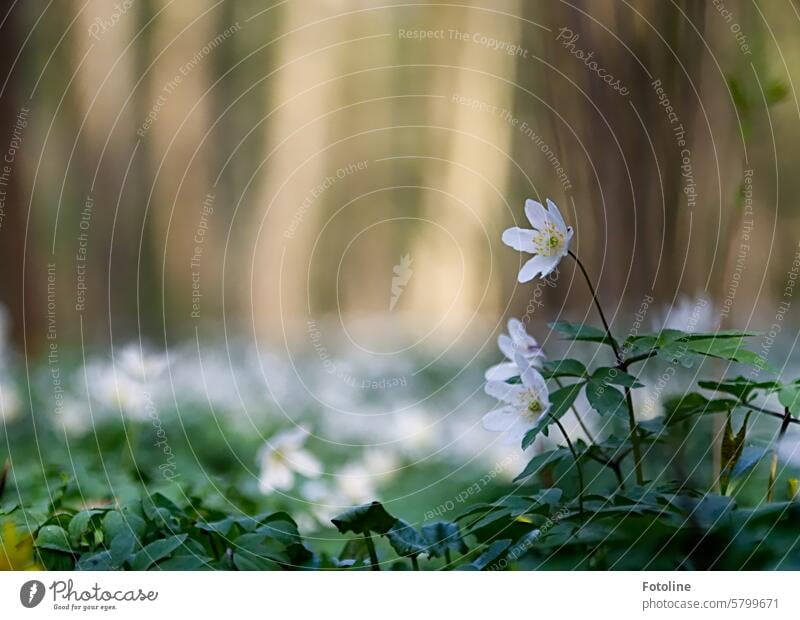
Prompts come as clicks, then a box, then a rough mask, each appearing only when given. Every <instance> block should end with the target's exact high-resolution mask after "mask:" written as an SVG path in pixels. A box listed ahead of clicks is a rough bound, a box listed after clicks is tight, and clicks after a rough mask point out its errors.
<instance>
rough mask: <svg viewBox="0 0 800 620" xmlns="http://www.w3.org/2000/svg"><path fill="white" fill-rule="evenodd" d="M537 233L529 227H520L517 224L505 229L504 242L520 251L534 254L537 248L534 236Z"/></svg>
mask: <svg viewBox="0 0 800 620" xmlns="http://www.w3.org/2000/svg"><path fill="white" fill-rule="evenodd" d="M535 234H536V232H535V231H533V230H529V229H527V228H518V227H516V226H515V227H513V228H507V229H506V230H504V231H503V243H505V244H506V245H507V246H510V247H512V248H514V249H515V250H518V251H520V252H527V253H528V254H533V253H534V252H536V248H535V246H534V245H533V237H534V235H535Z"/></svg>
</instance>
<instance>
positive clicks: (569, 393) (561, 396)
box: [522, 381, 584, 450]
mask: <svg viewBox="0 0 800 620" xmlns="http://www.w3.org/2000/svg"><path fill="white" fill-rule="evenodd" d="M583 385H584V382H583V381H579V382H578V383H573V384H571V385H567V386H564V387H563V388H560V389H558V390H556V391H555V392H551V393H550V410H549V411H548V412H547V414H546V415H543V416H541V417H540V418H539V419H538V420H537V421H536V426H534V427H533V428H532V429H531V430H529V431H528V432H527V433H526V434H525V437H524V438H523V439H522V449H523V450H525V449H526V448H527V447H528V446H530V445H531V444H532V443H533V441H534V440H535V439H536V437H537V436H538V435H539V433H541V432H542V431H544V429H546V428H547V426H549V425H550V424H552V423H553V421H554V420H559V419H560V418H561V417H562V416H563V415H564V414H565V413H566V412H567V411H569V408H570V407H571V406H572V403H574V402H575V399H576V398H577V397H578V394H580V393H581V390H582V389H583ZM545 434H546V433H545Z"/></svg>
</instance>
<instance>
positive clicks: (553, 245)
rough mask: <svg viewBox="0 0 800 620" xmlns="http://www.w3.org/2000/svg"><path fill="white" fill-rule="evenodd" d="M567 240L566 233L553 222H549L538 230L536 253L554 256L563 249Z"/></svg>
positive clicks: (534, 243)
mask: <svg viewBox="0 0 800 620" xmlns="http://www.w3.org/2000/svg"><path fill="white" fill-rule="evenodd" d="M565 241H566V235H564V233H562V232H561V231H560V230H558V229H557V228H556V227H555V226H554V225H553V224H552V223H549V222H548V223H547V224H546V225H545V227H544V228H543V229H542V230H538V231H536V235H535V236H534V238H533V245H534V247H535V248H536V253H537V254H541V255H542V256H554V255H555V254H556V253H557V252H559V251H560V250H561V248H562V247H563V245H564V242H565Z"/></svg>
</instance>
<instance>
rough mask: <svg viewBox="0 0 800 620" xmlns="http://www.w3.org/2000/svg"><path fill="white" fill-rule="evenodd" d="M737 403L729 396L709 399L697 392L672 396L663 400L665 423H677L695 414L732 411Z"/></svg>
mask: <svg viewBox="0 0 800 620" xmlns="http://www.w3.org/2000/svg"><path fill="white" fill-rule="evenodd" d="M737 404H738V402H737V401H735V400H732V399H730V398H716V399H714V400H710V399H708V398H706V397H705V396H703V395H702V394H698V393H697V392H689V393H688V394H682V395H680V396H672V397H670V398H667V399H666V400H665V401H664V411H665V412H666V423H667V424H677V423H679V422H683V421H684V420H687V419H689V418H690V417H692V416H695V415H705V414H710V413H721V412H725V411H732V410H733V409H734V408H735V407H736V406H737Z"/></svg>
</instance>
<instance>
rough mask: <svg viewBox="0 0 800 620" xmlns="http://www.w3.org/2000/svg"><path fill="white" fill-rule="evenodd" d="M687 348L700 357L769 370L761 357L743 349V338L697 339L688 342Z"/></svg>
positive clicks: (716, 337)
mask: <svg viewBox="0 0 800 620" xmlns="http://www.w3.org/2000/svg"><path fill="white" fill-rule="evenodd" d="M687 346H688V348H689V350H690V351H692V352H694V353H699V354H700V355H706V356H708V357H716V358H718V359H723V360H729V361H733V362H739V363H740V364H748V365H750V366H755V367H756V368H761V369H767V368H769V366H768V365H767V363H766V361H765V360H764V359H763V358H762V357H761V356H759V355H757V354H756V353H753V352H752V351H749V350H747V349H746V348H745V347H744V338H737V337H728V338H720V337H718V336H715V337H713V338H697V339H690V340H688V341H687Z"/></svg>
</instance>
